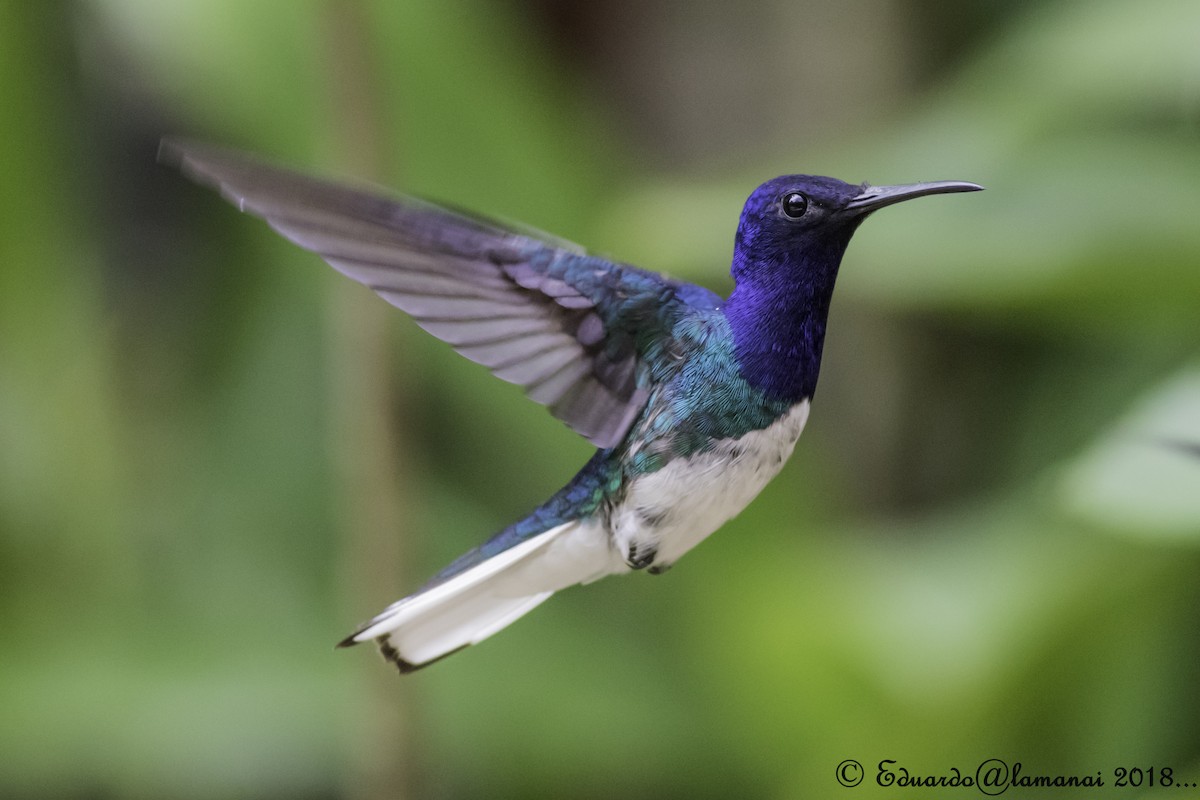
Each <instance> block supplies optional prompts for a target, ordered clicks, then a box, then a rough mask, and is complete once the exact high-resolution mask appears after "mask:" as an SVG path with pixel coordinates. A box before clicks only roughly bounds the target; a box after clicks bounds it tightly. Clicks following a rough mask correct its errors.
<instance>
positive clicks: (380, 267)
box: [160, 141, 700, 447]
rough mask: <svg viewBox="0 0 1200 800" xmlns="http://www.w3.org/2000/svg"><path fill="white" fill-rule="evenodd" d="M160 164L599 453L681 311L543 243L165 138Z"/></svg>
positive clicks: (675, 303)
mask: <svg viewBox="0 0 1200 800" xmlns="http://www.w3.org/2000/svg"><path fill="white" fill-rule="evenodd" d="M160 158H161V160H163V161H164V162H167V163H170V164H173V165H175V166H177V167H179V168H180V169H181V170H182V171H183V172H184V173H185V174H186V175H188V176H189V177H191V178H193V179H194V180H196V181H197V182H199V183H202V184H205V185H208V186H212V187H214V188H217V189H219V190H220V192H221V194H222V195H223V196H225V197H226V198H227V199H229V200H231V201H232V202H233V203H234V204H236V205H237V206H238V207H239V208H241V209H242V210H243V211H246V212H248V213H251V214H254V215H256V216H259V217H262V218H263V219H265V220H266V221H267V222H268V223H269V224H270V225H271V226H272V227H273V228H274V229H275V230H277V231H278V232H279V233H281V234H282V235H283V236H285V237H287V238H288V239H290V240H292V241H293V242H295V243H297V244H299V245H300V246H301V247H304V248H306V249H309V250H312V251H313V252H315V253H317V254H318V255H320V256H321V257H322V258H324V259H325V260H326V261H327V262H329V264H330V265H331V266H333V267H334V268H335V269H337V270H338V271H339V272H342V273H343V274H345V275H347V276H348V277H350V278H352V279H354V280H356V281H358V282H359V283H362V284H364V285H366V286H368V287H370V288H371V289H372V290H374V291H375V292H377V293H378V294H379V295H380V296H381V297H383V298H384V299H385V300H387V301H388V302H389V303H391V304H392V305H394V306H396V307H398V308H400V309H402V310H404V311H405V312H407V313H408V314H410V315H411V316H412V317H413V318H414V319H415V320H416V322H417V324H418V325H420V326H421V327H422V328H424V329H425V330H426V331H428V332H429V333H431V334H433V335H434V336H437V337H438V338H440V339H443V340H444V341H446V342H448V343H449V344H450V345H452V346H453V347H455V348H456V349H457V350H458V351H459V352H460V353H462V355H464V356H466V357H467V358H469V359H471V360H472V361H476V362H478V363H480V364H483V365H485V366H487V367H489V368H490V369H491V370H492V371H493V373H494V374H495V375H497V376H498V377H500V378H502V379H503V380H506V381H510V382H512V383H516V384H519V385H521V386H523V387H525V389H526V391H527V393H528V394H529V396H530V397H531V398H533V399H534V400H535V401H537V402H539V403H542V404H544V405H546V406H547V407H548V408H549V410H550V411H551V413H553V414H554V415H555V416H557V417H558V418H559V419H561V420H563V421H564V422H565V423H567V424H568V425H569V426H571V427H572V428H573V429H575V430H576V431H578V432H579V433H580V434H582V435H584V436H586V437H587V438H588V439H590V440H591V441H592V442H594V443H595V444H596V445H597V446H599V447H611V446H613V445H615V444H617V443H618V442H619V441H620V440H621V439H622V437H624V435H625V433H626V431H627V430H628V428H629V425H630V424H631V423H632V420H633V419H634V418H635V417H636V415H637V413H638V412H639V411H640V410H641V408H642V407H643V405H644V404H645V399H646V396H647V393H646V390H645V387H640V386H639V385H638V380H639V377H638V376H639V365H641V364H642V360H643V359H644V358H645V357H646V353H644V352H641V351H639V349H638V344H637V343H638V342H646V341H652V340H653V338H654V336H655V335H667V334H668V332H669V327H670V325H671V324H672V322H671V314H672V313H673V312H675V311H679V310H680V309H681V308H683V307H684V306H686V304H685V303H684V302H683V301H682V300H680V299H679V298H678V296H677V295H676V289H679V288H681V286H686V285H680V284H675V283H672V282H670V281H668V280H666V279H664V278H662V277H660V276H657V275H654V274H652V273H648V272H644V271H642V270H638V269H636V268H633V267H629V266H624V265H618V264H614V263H611V262H609V261H606V260H604V259H601V258H598V257H595V256H588V255H587V254H585V253H584V252H583V251H582V250H580V249H579V248H577V247H575V246H573V245H570V244H568V243H565V242H561V241H557V240H553V239H550V238H548V237H545V236H544V235H542V234H532V233H529V232H524V231H520V230H516V229H513V228H511V227H508V226H504V225H500V224H498V223H494V222H490V221H487V220H482V219H477V218H473V217H470V216H466V215H463V214H460V213H457V212H453V211H449V210H446V209H442V208H439V207H437V206H433V205H430V204H428V203H425V202H423V201H419V200H415V199H412V198H404V197H388V196H385V195H383V194H382V193H379V192H377V191H374V190H367V189H359V188H354V187H351V186H346V185H342V184H337V183H332V182H329V181H324V180H319V179H315V178H311V177H308V176H305V175H301V174H299V173H295V172H291V171H289V170H284V169H279V168H276V167H273V166H269V165H266V164H263V163H261V162H259V161H256V160H254V159H252V158H249V157H247V156H244V155H241V154H237V153H233V152H230V151H225V150H220V149H217V148H212V147H208V146H204V145H195V144H189V143H180V142H174V141H166V142H164V143H163V147H162V150H161V151H160ZM688 288H689V290H694V289H695V287H688ZM697 291H700V290H697ZM642 372H643V375H645V374H648V373H647V372H646V371H644V370H643V371H642Z"/></svg>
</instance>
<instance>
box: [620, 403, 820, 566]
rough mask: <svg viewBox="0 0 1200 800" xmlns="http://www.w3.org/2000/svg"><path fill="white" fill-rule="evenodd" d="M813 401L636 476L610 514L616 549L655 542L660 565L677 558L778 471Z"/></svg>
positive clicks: (646, 547) (650, 546) (638, 548)
mask: <svg viewBox="0 0 1200 800" xmlns="http://www.w3.org/2000/svg"><path fill="white" fill-rule="evenodd" d="M808 408H809V401H807V400H804V401H802V402H800V403H797V404H796V405H795V406H793V407H792V409H791V411H789V412H788V413H787V414H786V415H784V416H783V417H781V418H780V419H779V420H778V421H777V422H775V423H774V424H773V425H771V426H770V427H769V428H764V429H762V430H758V431H751V432H750V433H747V434H746V435H745V436H742V437H741V438H740V439H723V440H720V441H718V442H717V443H716V446H715V447H713V448H712V449H711V450H709V451H707V452H704V453H698V454H696V455H694V456H692V457H690V458H679V459H675V460H674V461H671V462H670V463H668V464H667V465H666V466H665V467H663V468H662V469H660V470H659V471H657V472H654V473H651V474H649V475H646V476H644V477H641V478H638V479H637V480H635V481H634V482H633V483H632V484H631V485H630V487H629V489H628V491H627V493H626V495H625V499H624V502H622V504H621V505H620V507H618V508H617V509H615V510H614V512H613V514H612V517H611V520H610V525H611V532H612V536H613V544H614V545H615V546H616V549H617V550H618V552H620V553H621V554H622V555H623V556H624V555H626V554H628V553H629V552H630V550H631V548H632V549H633V551H634V552H638V553H646V552H649V551H651V550H654V551H657V556H656V557H655V559H654V564H655V565H656V566H660V567H665V566H669V565H671V564H673V563H674V562H675V561H676V560H678V559H679V557H680V556H682V555H683V554H684V553H686V552H687V551H688V550H691V549H692V548H693V547H695V546H696V545H697V544H699V543H700V542H701V541H702V540H703V539H704V538H705V537H707V536H708V535H709V534H710V533H712V532H713V531H715V530H716V529H717V528H719V527H721V525H723V524H724V523H725V522H726V521H727V520H729V519H730V518H731V517H733V516H735V515H737V514H738V513H739V512H740V511H741V510H742V509H743V508H745V507H746V506H747V504H749V502H750V501H751V500H753V499H754V498H755V497H756V496H757V495H758V493H759V492H761V491H762V490H763V487H765V486H766V485H767V483H768V482H769V481H770V480H771V479H772V478H774V477H775V476H776V475H777V474H778V473H779V470H780V469H782V468H783V464H784V462H786V461H787V459H788V457H789V456H791V454H792V450H793V449H794V448H795V446H796V440H797V439H799V438H800V432H801V431H802V430H804V423H805V422H806V421H807V420H808Z"/></svg>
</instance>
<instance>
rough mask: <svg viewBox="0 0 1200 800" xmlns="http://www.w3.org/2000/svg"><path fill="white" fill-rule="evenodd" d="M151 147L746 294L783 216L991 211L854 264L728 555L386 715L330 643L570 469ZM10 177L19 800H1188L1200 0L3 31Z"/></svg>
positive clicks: (8, 566)
mask: <svg viewBox="0 0 1200 800" xmlns="http://www.w3.org/2000/svg"><path fill="white" fill-rule="evenodd" d="M164 133H177V134H184V135H189V136H193V137H198V138H203V139H208V140H212V141H215V142H219V143H223V144H226V145H231V146H236V147H242V148H246V149H250V150H253V151H256V152H259V153H261V154H264V155H266V156H270V157H272V158H275V159H279V160H283V161H285V162H288V163H291V164H294V165H297V166H300V167H302V168H305V169H308V170H311V171H316V172H324V173H333V174H344V175H351V176H358V177H361V178H366V179H370V180H373V181H375V182H378V183H380V184H385V185H391V186H396V187H399V188H401V189H403V190H404V191H406V192H410V193H414V194H418V195H423V196H426V197H429V198H432V199H438V200H443V201H446V202H450V203H453V204H455V205H458V206H462V207H468V208H474V209H477V210H479V211H483V212H487V213H490V214H493V215H499V216H502V217H508V218H512V219H519V220H522V221H524V222H527V223H529V224H531V225H534V226H537V227H539V228H542V229H545V230H549V231H553V232H555V233H557V234H559V235H562V236H564V237H566V238H569V239H572V240H575V241H578V242H581V243H583V244H585V245H586V246H588V247H590V248H592V249H594V250H596V251H599V252H603V253H606V254H610V255H612V256H613V257H615V258H619V259H621V260H625V261H629V262H632V263H636V264H639V265H642V266H646V267H649V268H653V269H658V270H663V271H668V272H671V273H673V274H675V275H677V276H680V277H684V278H687V279H690V280H694V281H697V282H700V283H703V284H705V285H706V286H709V287H711V288H714V289H716V290H718V291H722V292H724V291H727V290H728V288H729V281H728V278H727V269H728V259H729V254H730V251H731V247H732V236H733V228H734V225H735V222H736V218H737V214H738V212H739V210H740V206H741V203H742V201H743V200H744V198H745V196H746V195H747V194H748V193H749V192H750V190H752V189H753V188H754V186H756V185H757V184H758V183H759V182H761V181H762V180H765V179H766V178H769V177H772V176H774V175H777V174H780V173H786V172H797V171H801V172H815V173H821V174H832V175H837V176H839V177H842V178H844V179H846V180H850V181H860V180H870V181H872V182H874V183H901V182H910V181H916V180H935V179H962V180H973V181H978V182H980V183H982V184H984V185H986V186H987V187H988V191H987V192H984V193H982V194H976V195H961V196H953V197H938V198H932V199H926V200H921V201H920V202H917V203H912V204H906V205H904V206H902V207H897V208H895V209H888V210H887V211H886V212H884V213H881V214H880V215H878V216H877V217H876V218H873V219H872V220H871V221H870V222H869V223H868V224H866V225H865V226H864V228H863V229H862V230H861V231H860V233H859V234H858V236H857V237H856V239H855V241H854V243H853V244H852V246H851V248H850V251H849V253H848V256H847V260H846V263H845V264H844V267H843V272H842V280H841V283H840V286H839V291H838V294H837V296H836V297H835V302H834V308H833V313H832V319H831V330H830V338H829V341H828V345H827V348H826V357H825V366H824V370H823V379H822V385H821V388H820V391H819V393H818V396H817V400H816V404H815V408H814V414H813V417H812V419H811V422H810V424H809V427H808V430H807V431H806V433H805V435H804V437H803V438H802V441H801V444H800V446H799V447H798V452H797V454H796V456H795V458H794V459H793V461H792V463H791V464H790V465H789V466H788V468H787V469H786V470H785V471H784V473H783V474H782V475H781V476H780V478H779V479H777V480H776V481H775V482H774V483H773V484H772V485H771V486H770V487H769V488H768V489H767V490H766V491H765V492H764V493H763V495H762V496H761V498H760V499H759V500H758V502H756V503H755V504H753V505H752V506H751V507H750V508H749V509H748V510H747V511H746V512H745V513H744V514H742V515H741V516H740V517H738V518H737V519H736V520H734V521H732V522H731V523H729V524H728V525H727V526H725V528H724V529H723V530H722V531H721V532H720V533H719V534H717V535H715V536H714V537H713V538H712V539H710V540H709V541H708V542H706V543H705V544H704V545H703V546H702V547H700V548H699V549H698V550H697V551H696V552H695V553H694V554H691V555H689V557H688V558H687V559H685V560H684V561H683V563H681V564H680V565H679V567H678V568H677V569H675V570H674V571H672V572H671V573H670V574H669V575H667V576H664V577H661V578H648V577H647V576H645V575H635V576H631V577H628V578H624V579H610V580H607V581H604V582H602V583H599V584H596V585H593V586H589V587H585V588H580V589H573V590H570V591H566V592H563V593H562V594H561V595H560V596H559V597H557V598H556V599H555V600H554V601H553V602H551V603H548V604H547V605H546V606H543V607H542V608H540V609H539V610H538V611H537V612H535V613H534V614H532V615H531V616H530V617H529V618H528V619H526V620H523V621H522V622H520V623H518V624H517V625H515V626H514V627H513V628H511V629H510V630H508V631H506V632H505V633H504V634H503V635H501V636H498V637H496V638H495V639H493V640H490V641H488V642H487V643H485V644H483V645H481V646H479V647H477V648H473V649H472V650H470V651H468V652H467V653H465V654H462V655H457V656H455V657H454V658H451V659H449V660H447V661H446V662H444V663H441V664H438V665H437V666H436V667H434V668H431V669H429V670H426V671H424V672H421V673H419V674H417V675H414V676H411V677H407V678H404V679H401V678H400V677H398V676H397V675H395V674H394V673H393V672H392V671H391V670H390V668H389V667H387V666H386V665H385V664H384V663H383V662H382V661H380V660H379V659H378V658H377V657H376V656H375V654H374V653H373V652H371V649H370V648H368V647H363V648H358V649H355V650H350V651H337V652H335V651H334V650H333V649H332V645H333V643H334V642H336V641H337V640H339V639H340V638H341V637H342V636H344V635H345V634H346V633H348V632H349V631H350V630H351V629H352V626H353V625H354V624H355V623H357V622H359V621H360V620H361V619H363V618H365V617H368V616H370V615H371V614H373V613H374V612H376V611H377V610H379V609H380V608H381V607H382V606H383V605H385V604H387V603H388V602H390V601H392V600H394V599H395V598H397V597H399V596H400V595H402V594H404V593H405V592H406V591H408V590H410V589H412V588H413V587H415V586H417V585H418V584H419V583H420V582H421V581H422V580H424V578H426V577H427V576H428V575H429V574H431V573H432V572H433V571H435V570H436V569H438V568H440V567H441V566H442V565H443V564H444V563H445V562H446V561H448V560H449V559H450V558H452V557H454V556H456V555H458V554H459V553H461V552H462V551H464V550H466V549H468V548H469V547H471V546H473V545H474V544H476V543H477V542H479V541H481V540H482V539H483V538H484V537H485V536H487V535H488V534H489V533H490V532H492V531H493V530H496V529H498V528H500V527H502V526H503V525H505V524H507V523H508V522H510V521H511V520H513V519H514V518H516V517H517V516H519V515H521V514H523V513H524V512H526V511H527V510H529V509H530V508H531V507H532V506H534V505H535V504H537V503H538V502H539V501H540V500H541V499H543V498H544V497H545V496H546V495H548V494H549V493H550V492H551V491H553V490H554V489H556V488H557V487H558V486H560V485H561V484H562V483H563V482H565V481H566V480H567V478H568V477H569V476H570V475H571V474H572V473H573V471H574V470H575V469H576V468H577V467H578V466H579V465H580V464H582V463H583V461H584V460H585V459H586V458H587V456H588V454H589V448H588V446H587V445H586V444H585V443H584V442H583V441H581V440H579V439H578V437H575V436H574V435H573V434H571V433H570V432H569V431H568V430H567V429H565V428H564V427H563V426H562V425H561V424H559V423H558V422H556V421H555V420H553V419H552V418H551V417H550V416H549V415H548V414H546V413H545V411H544V410H543V409H541V408H539V407H537V406H535V405H534V404H532V403H530V402H529V401H528V400H526V399H525V398H524V397H523V396H522V394H521V392H520V391H519V390H518V389H516V388H515V387H512V386H508V385H505V384H502V383H501V382H499V381H497V380H495V379H494V378H492V377H491V376H490V375H488V374H487V372H486V370H484V369H482V368H480V367H477V366H475V365H473V364H470V363H468V362H466V361H465V360H463V359H460V358H458V357H456V356H454V355H453V354H452V353H451V351H450V350H449V348H448V347H446V346H444V345H442V344H441V343H439V342H436V341H434V340H432V339H431V338H430V337H427V336H425V335H424V334H422V333H421V332H420V331H419V330H418V329H417V328H416V327H415V326H414V325H413V324H412V323H411V322H409V321H408V320H406V319H405V318H404V317H403V315H401V314H399V313H396V312H394V311H393V310H391V309H390V307H388V306H386V304H384V303H383V302H382V301H380V300H378V299H377V298H375V297H374V296H373V295H371V294H370V293H369V292H368V291H366V290H365V289H362V288H361V287H358V286H356V285H352V284H350V282H348V281H345V280H344V279H342V278H340V277H339V276H337V275H336V274H335V273H333V272H332V270H329V269H327V268H326V267H325V266H324V265H322V264H321V263H320V262H319V261H318V260H317V259H316V258H315V257H313V256H310V255H308V254H306V253H304V252H302V251H300V250H299V249H297V248H295V247H293V246H291V245H289V244H287V243H285V242H284V241H282V240H281V239H279V238H278V237H276V236H275V235H273V234H272V233H271V232H270V231H269V230H268V229H267V228H266V226H265V225H263V224H261V223H260V222H258V221H256V220H253V219H251V218H249V217H245V216H242V215H239V214H238V213H236V212H235V210H234V209H232V208H231V207H229V206H228V205H226V204H224V203H223V202H221V201H220V200H219V199H217V197H216V196H215V195H213V194H212V193H210V192H207V191H205V190H203V189H200V188H198V187H196V186H193V185H191V184H190V183H188V182H187V181H185V180H183V179H182V178H181V177H180V176H179V175H177V174H175V173H173V172H171V171H170V170H167V169H165V168H163V167H160V166H158V165H157V164H156V163H155V151H156V148H157V142H158V139H159V137H160V136H161V135H162V134H164ZM0 165H2V166H0V576H2V577H0V796H4V797H14V798H18V797H20V798H51V797H53V798H118V797H120V798H125V797H131V798H197V799H199V798H285V797H286V798H407V797H422V798H461V797H494V798H506V797H507V798H538V797H545V798H560V797H583V798H586V797H594V798H609V797H630V798H637V797H688V798H703V797H711V798H727V797H731V796H736V797H763V798H807V797H826V796H836V795H838V794H845V795H846V796H848V797H849V796H855V797H872V796H888V797H890V796H896V795H898V794H900V793H901V790H899V789H897V788H896V787H892V788H891V789H884V788H881V787H879V786H878V785H876V784H875V781H874V777H875V771H876V770H875V764H877V763H878V762H879V761H881V760H883V759H894V760H896V761H897V762H898V766H903V767H906V768H907V769H908V770H909V771H910V773H911V774H913V775H949V774H951V769H952V768H958V769H959V770H961V771H963V772H964V773H970V772H971V771H972V770H973V769H974V766H975V765H977V764H979V763H980V762H982V761H984V760H985V759H988V758H1003V759H1005V760H1008V761H1010V762H1015V761H1021V762H1022V763H1023V764H1024V768H1025V772H1026V773H1027V774H1028V773H1033V774H1046V775H1055V774H1064V775H1094V774H1096V773H1101V774H1102V775H1103V777H1104V778H1105V783H1106V787H1105V788H1104V789H1103V790H1101V791H1096V792H1089V793H1087V794H1088V796H1090V797H1098V796H1109V795H1112V796H1121V797H1130V796H1157V794H1158V792H1156V791H1153V790H1150V789H1149V788H1148V786H1147V785H1146V784H1147V782H1148V778H1143V781H1142V783H1143V785H1142V787H1141V788H1138V789H1133V788H1126V789H1116V787H1114V785H1113V784H1114V775H1113V770H1115V769H1117V768H1120V767H1125V768H1141V769H1144V770H1148V769H1150V768H1151V767H1153V768H1155V769H1156V770H1161V769H1162V768H1164V767H1166V768H1171V769H1173V770H1174V774H1173V778H1174V780H1175V781H1176V782H1198V783H1200V680H1198V677H1200V676H1198V669H1197V666H1198V656H1200V587H1198V581H1197V577H1198V575H1200V551H1198V548H1197V545H1198V544H1200V302H1198V301H1200V222H1198V217H1200V215H1198V213H1197V212H1200V5H1198V4H1197V3H1195V2H1194V0H1142V1H1141V2H1137V3H1132V2H1116V1H1113V2H1110V1H1106V0H1087V1H1084V0H1045V1H1044V2H1032V1H1031V0H1026V1H1025V2H1013V0H1004V1H1003V2H1001V1H1000V0H990V1H989V2H976V3H960V2H956V1H955V0H926V1H922V0H849V1H848V2H838V3H821V2H782V0H748V1H747V2H742V3H737V4H734V3H721V2H715V1H714V0H700V1H699V2H689V3H684V2H673V1H672V0H644V2H639V3H627V2H619V0H616V1H614V0H596V1H595V2H589V3H574V2H568V0H505V1H504V2H494V1H493V0H449V2H447V0H402V1H401V2H387V1H385V0H377V1H373V0H359V1H358V2H352V1H351V0H347V1H346V2H336V1H335V0H328V1H327V2H318V1H317V0H255V1H254V2H245V1H244V0H91V1H85V0H75V1H74V2H67V1H66V0H63V1H62V2H45V3H36V2H23V1H22V0H2V1H0ZM849 758H854V759H857V760H859V761H861V762H862V763H863V764H864V765H865V766H866V773H867V775H866V780H865V781H864V783H863V785H862V786H860V787H858V788H856V789H843V788H841V787H840V786H839V785H838V784H837V783H836V781H835V767H836V766H837V765H838V764H839V762H841V761H842V760H844V759H849ZM913 791H914V790H909V791H907V792H905V794H906V795H913ZM934 791H936V792H937V793H938V795H939V796H942V795H946V796H972V795H974V794H975V792H974V790H968V789H960V790H950V789H941V790H934ZM1048 791H1049V792H1055V790H1042V794H1045V793H1047V792H1048ZM1193 791H1200V790H1181V789H1178V788H1173V789H1171V790H1169V791H1168V790H1165V789H1164V790H1162V793H1163V794H1164V795H1165V794H1169V795H1170V796H1173V797H1180V796H1184V794H1186V795H1187V796H1192V794H1191V793H1192V792H1193ZM1058 792H1062V793H1064V794H1066V795H1067V796H1076V794H1077V793H1075V792H1069V791H1068V790H1058ZM1058 792H1055V793H1056V796H1057V794H1058ZM1181 792H1183V793H1184V794H1181ZM1023 795H1024V793H1021V792H1018V791H1017V790H1013V791H1011V792H1010V795H1009V796H1023ZM1039 796H1041V795H1040V794H1039Z"/></svg>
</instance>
